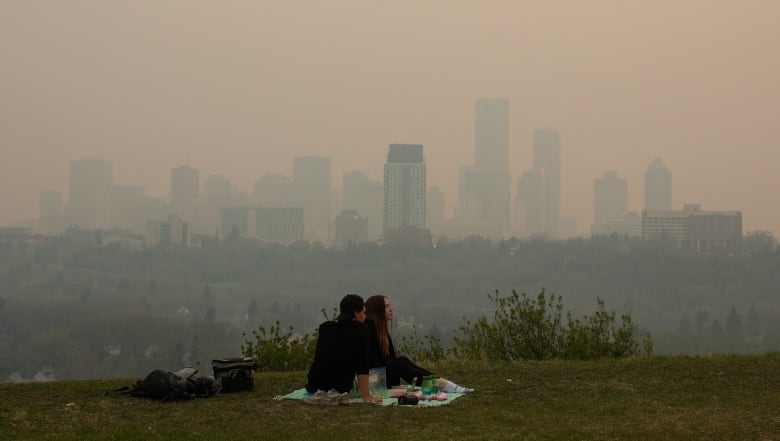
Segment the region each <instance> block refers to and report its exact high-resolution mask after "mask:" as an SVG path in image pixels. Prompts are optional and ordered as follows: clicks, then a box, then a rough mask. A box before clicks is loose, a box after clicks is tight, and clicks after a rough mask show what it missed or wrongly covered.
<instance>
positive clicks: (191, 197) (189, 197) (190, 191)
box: [170, 165, 200, 222]
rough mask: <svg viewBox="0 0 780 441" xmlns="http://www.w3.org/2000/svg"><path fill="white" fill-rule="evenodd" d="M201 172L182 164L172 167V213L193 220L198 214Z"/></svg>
mask: <svg viewBox="0 0 780 441" xmlns="http://www.w3.org/2000/svg"><path fill="white" fill-rule="evenodd" d="M199 195H200V172H199V171H198V169H195V168H192V167H188V166H186V165H182V166H179V167H176V168H172V169H171V207H170V211H171V213H175V214H176V215H177V216H179V218H181V219H184V220H185V221H189V222H192V221H193V220H194V219H195V217H196V216H197V203H198V196H199Z"/></svg>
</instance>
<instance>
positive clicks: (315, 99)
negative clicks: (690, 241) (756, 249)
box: [0, 0, 780, 233]
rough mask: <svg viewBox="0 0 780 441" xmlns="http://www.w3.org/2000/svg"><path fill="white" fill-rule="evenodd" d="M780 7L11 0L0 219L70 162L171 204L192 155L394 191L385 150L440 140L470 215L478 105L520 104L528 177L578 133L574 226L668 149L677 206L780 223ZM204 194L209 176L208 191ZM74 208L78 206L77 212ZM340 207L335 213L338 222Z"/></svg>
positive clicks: (492, 0) (0, 84)
mask: <svg viewBox="0 0 780 441" xmlns="http://www.w3.org/2000/svg"><path fill="white" fill-rule="evenodd" d="M778 18H780V4H778V3H777V2H764V1H759V0H747V1H745V2H741V3H739V4H737V3H733V2H725V1H720V0H716V1H714V2H712V1H704V0H691V1H689V2H684V3H680V2H673V1H671V0H659V1H656V2H653V4H652V6H650V5H643V4H635V3H630V2H620V1H615V0H596V1H593V2H587V4H583V3H581V2H575V1H565V0H561V1H560V2H553V3H551V2H546V1H541V0H531V1H528V2H522V3H517V2H510V1H508V0H489V1H486V2H482V3H480V4H479V5H477V4H475V3H473V2H466V1H464V0H454V1H452V2H448V3H447V4H446V5H442V4H441V3H439V2H433V1H426V0H423V1H419V2H414V3H413V4H412V3H410V2H403V1H402V2H396V3H394V4H390V5H385V6H383V8H381V10H380V11H377V10H376V9H375V8H373V7H371V6H370V5H367V4H365V2H359V1H357V0H344V1H343V2H340V3H339V7H333V8H331V7H324V6H323V5H316V4H311V5H301V4H295V5H293V4H284V3H280V4H260V3H242V2H236V3H232V4H231V5H230V6H229V7H228V6H225V5H217V4H212V3H210V2H195V3H192V2H184V1H182V0H172V1H171V2H166V4H164V5H154V6H153V5H151V4H146V3H143V2H133V3H128V4H113V3H112V4H109V3H105V2H99V1H96V0H76V1H74V2H69V4H68V5H64V4H63V5H56V4H53V5H48V6H47V7H39V6H36V5H35V4H34V2H33V3H31V2H25V1H18V0H9V1H7V2H3V4H2V5H1V6H0V29H2V30H3V31H2V32H3V36H4V38H2V39H0V56H2V57H3V60H4V61H5V63H4V70H3V73H2V81H0V96H3V100H2V101H1V102H0V134H2V136H1V137H0V155H1V156H2V161H0V207H2V210H0V225H13V224H16V223H18V222H21V221H25V220H30V219H33V218H35V217H37V216H38V212H39V207H38V205H39V194H40V193H41V192H43V191H46V190H49V189H55V190H59V191H61V192H62V193H63V199H65V198H66V195H65V189H66V188H67V186H68V162H69V161H70V160H71V159H77V158H89V157H92V158H103V159H105V160H108V161H111V162H112V163H113V165H114V168H113V180H114V183H115V184H117V185H120V186H125V190H127V191H126V193H127V194H128V197H129V196H131V195H132V194H133V191H135V190H134V189H132V188H130V187H129V186H132V185H139V184H140V185H143V186H144V187H145V190H146V194H147V195H150V196H154V197H160V198H165V197H168V193H169V191H170V189H169V186H170V169H171V168H174V167H178V166H179V165H182V164H184V165H189V166H191V167H193V168H197V169H198V170H200V174H201V181H203V178H204V177H205V176H209V175H211V174H215V175H222V176H224V177H227V178H228V179H229V180H230V183H231V185H232V188H233V189H236V190H239V191H245V192H247V193H252V191H253V185H254V182H255V181H256V180H257V179H258V178H259V177H260V176H263V175H265V174H267V173H274V172H275V173H282V174H284V175H288V176H291V175H292V160H293V158H294V157H299V156H323V157H329V158H331V159H332V161H333V170H332V180H333V183H332V185H333V186H334V187H336V188H337V187H338V186H339V184H338V182H340V181H339V180H340V179H341V176H342V175H343V173H344V172H347V171H351V170H363V171H364V172H365V173H366V174H367V176H368V177H369V178H371V179H381V176H382V167H383V164H384V156H385V154H386V147H387V145H388V144H390V143H404V142H410V143H420V144H423V145H425V154H426V162H427V164H428V166H427V178H428V185H429V187H430V186H434V185H435V186H437V187H439V188H440V189H441V190H442V191H444V193H445V195H446V200H445V215H446V217H448V218H449V217H452V216H453V213H454V212H455V210H456V209H457V207H458V199H459V198H458V180H459V169H460V167H461V166H466V165H472V164H474V147H475V146H474V140H475V127H474V118H475V115H474V113H475V109H474V102H475V100H476V99H478V98H479V97H502V98H505V99H507V100H508V101H509V102H510V103H511V113H510V116H509V132H510V139H511V141H510V145H509V164H508V166H509V172H510V174H511V188H512V192H513V193H514V192H515V188H516V183H517V179H518V177H519V176H520V175H521V174H522V173H523V172H524V171H526V170H529V169H531V168H532V156H533V153H532V143H533V139H532V137H533V130H534V129H536V128H544V127H553V128H555V129H556V130H557V132H558V133H559V134H560V136H561V146H562V154H561V164H560V166H561V170H560V175H561V182H560V185H561V187H560V219H561V220H563V219H566V218H572V217H574V218H576V219H577V221H578V230H579V232H580V233H585V232H587V230H588V225H589V223H590V220H591V219H593V195H592V183H593V180H594V179H596V178H597V177H599V176H602V174H603V173H604V171H606V170H615V171H617V172H618V173H619V175H620V176H621V177H624V178H626V179H627V181H628V186H629V195H628V198H629V200H628V209H629V210H631V211H636V212H640V211H641V209H642V207H643V204H644V201H643V198H644V197H643V191H642V186H643V178H644V174H645V172H646V170H647V167H648V165H649V164H651V163H652V161H653V159H654V158H656V157H660V158H662V159H663V161H664V163H665V164H666V166H667V167H668V168H669V170H671V171H672V172H673V176H674V183H673V185H674V191H673V194H672V201H671V202H672V208H673V209H680V207H682V205H683V204H684V203H700V204H701V205H702V206H703V207H706V208H707V209H712V210H740V211H742V213H743V216H744V217H743V222H744V229H745V231H746V232H747V231H752V230H769V231H773V232H775V233H777V232H780V208H778V207H777V206H776V204H774V203H773V202H774V200H775V199H776V197H775V196H774V188H776V187H778V186H780V175H778V174H776V173H775V170H774V169H775V168H776V166H775V164H777V163H778V162H780V149H778V148H777V144H778V142H779V141H778V140H780V125H778V124H776V120H777V115H778V114H780V86H779V85H778V82H777V78H778V77H780V60H778V57H772V56H767V55H766V54H772V53H777V52H778V51H780V30H779V29H778V27H777V26H776V22H777V20H778ZM202 183H203V182H201V184H202ZM63 202H65V201H64V200H63ZM331 214H334V213H331Z"/></svg>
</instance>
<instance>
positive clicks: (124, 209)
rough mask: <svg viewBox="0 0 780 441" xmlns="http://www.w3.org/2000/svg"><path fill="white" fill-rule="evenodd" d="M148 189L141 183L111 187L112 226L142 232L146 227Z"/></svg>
mask: <svg viewBox="0 0 780 441" xmlns="http://www.w3.org/2000/svg"><path fill="white" fill-rule="evenodd" d="M147 199H148V198H147V197H146V189H145V188H144V187H142V186H140V185H114V186H113V187H112V189H111V222H110V226H111V228H118V229H121V230H130V231H134V232H136V233H141V232H143V231H144V230H145V229H146V222H147V220H149V218H148V217H147V215H148V214H149V213H148V210H146V203H147Z"/></svg>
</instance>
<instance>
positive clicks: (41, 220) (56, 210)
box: [36, 190, 62, 234]
mask: <svg viewBox="0 0 780 441" xmlns="http://www.w3.org/2000/svg"><path fill="white" fill-rule="evenodd" d="M38 208H39V209H38V225H37V228H36V230H37V232H38V233H42V234H57V233H59V232H60V229H61V225H62V196H61V195H60V192H58V191H54V190H47V191H43V192H41V194H40V198H39V204H38Z"/></svg>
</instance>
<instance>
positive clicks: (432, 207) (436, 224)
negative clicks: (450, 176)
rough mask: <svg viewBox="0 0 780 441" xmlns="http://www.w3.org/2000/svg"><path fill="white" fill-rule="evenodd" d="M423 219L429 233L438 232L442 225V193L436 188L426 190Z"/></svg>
mask: <svg viewBox="0 0 780 441" xmlns="http://www.w3.org/2000/svg"><path fill="white" fill-rule="evenodd" d="M426 198H427V199H426V207H425V217H426V222H427V224H428V228H429V229H430V230H431V231H435V230H439V228H441V226H442V225H444V192H443V191H442V190H441V189H440V188H439V187H437V186H435V185H434V186H432V187H429V188H428V195H427V196H426Z"/></svg>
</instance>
